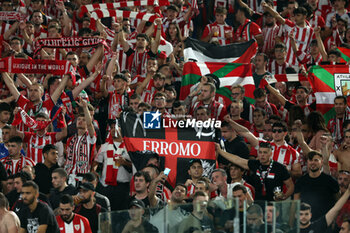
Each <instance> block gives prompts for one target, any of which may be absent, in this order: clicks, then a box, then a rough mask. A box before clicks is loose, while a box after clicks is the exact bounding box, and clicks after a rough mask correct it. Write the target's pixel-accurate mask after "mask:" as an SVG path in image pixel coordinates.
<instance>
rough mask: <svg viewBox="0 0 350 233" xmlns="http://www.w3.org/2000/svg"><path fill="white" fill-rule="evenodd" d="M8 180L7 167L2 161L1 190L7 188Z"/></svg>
mask: <svg viewBox="0 0 350 233" xmlns="http://www.w3.org/2000/svg"><path fill="white" fill-rule="evenodd" d="M6 180H7V173H6V170H5V167H4V165H3V164H2V163H0V181H1V184H0V192H3V190H6Z"/></svg>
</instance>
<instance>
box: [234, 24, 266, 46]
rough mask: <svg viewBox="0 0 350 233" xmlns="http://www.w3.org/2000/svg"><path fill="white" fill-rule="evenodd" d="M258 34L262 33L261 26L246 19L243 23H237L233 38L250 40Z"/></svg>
mask: <svg viewBox="0 0 350 233" xmlns="http://www.w3.org/2000/svg"><path fill="white" fill-rule="evenodd" d="M260 35H262V31H261V28H260V27H259V26H258V25H257V24H256V23H254V22H251V21H250V20H249V19H246V21H245V22H244V23H243V25H239V27H238V29H237V31H236V33H235V39H236V40H244V41H250V40H251V39H253V38H255V37H256V36H260Z"/></svg>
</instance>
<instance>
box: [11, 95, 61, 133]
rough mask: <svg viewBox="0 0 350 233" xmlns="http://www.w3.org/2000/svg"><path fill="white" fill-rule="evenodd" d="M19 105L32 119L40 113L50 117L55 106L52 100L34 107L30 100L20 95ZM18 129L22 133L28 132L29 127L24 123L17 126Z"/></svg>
mask: <svg viewBox="0 0 350 233" xmlns="http://www.w3.org/2000/svg"><path fill="white" fill-rule="evenodd" d="M17 105H18V107H21V108H22V109H23V110H24V111H25V112H27V113H28V115H29V116H30V117H34V116H35V115H36V114H37V113H39V112H42V113H45V114H47V115H48V116H50V113H51V109H52V108H53V107H54V106H55V104H54V103H53V101H52V99H51V98H49V99H48V100H45V101H43V102H40V103H39V104H37V105H34V104H33V102H31V101H30V100H28V99H27V98H26V97H24V96H23V95H20V96H19V97H18V100H17ZM17 129H18V130H20V131H26V130H27V127H26V126H25V125H24V124H23V123H20V124H19V125H18V126H17Z"/></svg>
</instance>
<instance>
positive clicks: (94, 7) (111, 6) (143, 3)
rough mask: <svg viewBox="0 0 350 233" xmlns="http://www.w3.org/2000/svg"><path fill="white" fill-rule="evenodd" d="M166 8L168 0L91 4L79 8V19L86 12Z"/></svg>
mask: <svg viewBox="0 0 350 233" xmlns="http://www.w3.org/2000/svg"><path fill="white" fill-rule="evenodd" d="M154 5H158V6H167V5H169V1H168V0H160V1H158V0H136V1H123V2H115V3H102V4H91V5H85V6H81V11H80V14H79V17H83V16H84V14H86V13H87V12H93V11H95V10H100V9H118V8H121V7H133V6H154Z"/></svg>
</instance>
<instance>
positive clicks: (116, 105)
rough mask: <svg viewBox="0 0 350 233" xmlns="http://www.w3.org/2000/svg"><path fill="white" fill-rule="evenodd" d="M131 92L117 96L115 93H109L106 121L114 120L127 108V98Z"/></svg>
mask: <svg viewBox="0 0 350 233" xmlns="http://www.w3.org/2000/svg"><path fill="white" fill-rule="evenodd" d="M132 93H133V92H130V93H128V92H126V91H125V92H124V94H122V95H121V94H118V93H117V92H116V91H113V92H109V103H108V119H116V118H117V117H118V116H119V113H120V112H121V111H122V109H123V108H124V107H125V106H129V98H130V95H131V94H132Z"/></svg>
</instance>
